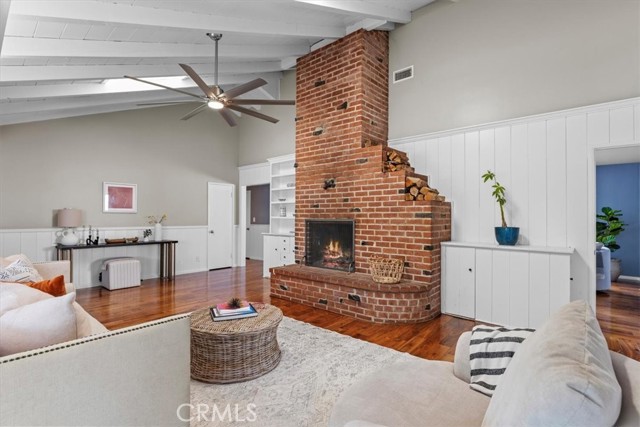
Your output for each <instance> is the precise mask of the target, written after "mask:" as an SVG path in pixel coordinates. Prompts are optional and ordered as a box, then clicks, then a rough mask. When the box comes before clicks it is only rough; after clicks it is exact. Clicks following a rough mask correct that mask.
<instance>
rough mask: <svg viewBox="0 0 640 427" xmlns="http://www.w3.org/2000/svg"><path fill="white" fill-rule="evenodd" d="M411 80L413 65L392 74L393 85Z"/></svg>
mask: <svg viewBox="0 0 640 427" xmlns="http://www.w3.org/2000/svg"><path fill="white" fill-rule="evenodd" d="M411 78H413V65H411V66H409V67H406V68H403V69H401V70H398V71H394V72H393V82H394V83H398V82H401V81H403V80H407V79H411Z"/></svg>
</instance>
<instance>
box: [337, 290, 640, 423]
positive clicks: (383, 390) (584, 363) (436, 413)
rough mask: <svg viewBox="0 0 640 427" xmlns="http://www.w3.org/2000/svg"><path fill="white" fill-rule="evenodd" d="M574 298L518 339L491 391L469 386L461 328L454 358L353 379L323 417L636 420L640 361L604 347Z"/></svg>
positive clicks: (418, 420) (639, 403)
mask: <svg viewBox="0 0 640 427" xmlns="http://www.w3.org/2000/svg"><path fill="white" fill-rule="evenodd" d="M580 303H582V302H577V303H572V304H569V305H567V306H565V307H563V308H562V309H561V310H560V312H559V313H557V314H555V315H553V316H552V317H551V318H550V322H548V323H547V324H545V325H544V326H542V327H541V328H540V329H538V331H537V332H536V333H534V334H533V335H531V336H530V337H529V338H527V339H526V340H525V342H524V343H523V344H521V346H520V347H519V349H518V350H517V351H516V353H515V355H514V357H513V359H512V361H511V363H510V364H509V366H508V367H507V369H506V371H505V373H504V374H503V378H502V380H501V382H500V383H499V384H498V387H497V388H496V392H495V394H494V395H493V397H491V398H489V397H487V396H485V395H483V394H480V393H478V392H476V391H474V390H472V389H470V388H469V380H470V362H469V340H470V337H471V333H470V332H466V333H464V334H463V335H462V336H461V337H460V338H459V340H458V344H457V346H456V353H455V359H454V363H450V362H441V361H429V360H425V359H419V358H415V359H412V360H410V361H404V362H399V363H396V364H394V365H391V366H387V367H385V368H383V369H381V370H379V371H375V372H373V373H371V374H369V375H367V376H366V377H365V378H363V379H362V380H360V381H358V382H357V383H356V384H354V385H353V386H352V387H350V388H349V389H347V390H346V391H345V392H344V393H343V394H342V395H341V397H340V398H339V399H338V401H337V402H336V405H335V406H334V408H333V411H332V415H331V418H330V422H329V425H330V426H331V427H338V426H340V427H342V426H345V427H381V426H402V427H412V426H416V427H422V426H438V427H440V426H457V427H460V426H509V427H513V426H544V427H548V426H554V425H557V426H576V427H577V426H580V427H584V426H600V427H602V426H605V425H616V426H621V427H638V426H640V362H638V361H635V360H633V359H630V358H628V357H625V356H623V355H620V354H617V353H613V352H611V353H610V352H609V351H608V349H607V347H606V341H605V340H604V336H602V332H601V331H600V328H599V326H598V325H597V320H596V319H595V316H593V314H592V312H591V310H590V309H588V306H587V305H586V303H582V306H580ZM578 306H580V307H578ZM585 308H586V310H585ZM567 311H570V313H569V316H567ZM585 313H586V314H585ZM589 313H591V314H589ZM581 317H584V318H585V319H586V320H585V321H582V319H581ZM594 342H595V345H594V344H593V343H594ZM576 344H577V345H576ZM618 384H619V387H618ZM616 393H617V395H616ZM604 419H607V420H608V421H606V422H605V421H603V420H604Z"/></svg>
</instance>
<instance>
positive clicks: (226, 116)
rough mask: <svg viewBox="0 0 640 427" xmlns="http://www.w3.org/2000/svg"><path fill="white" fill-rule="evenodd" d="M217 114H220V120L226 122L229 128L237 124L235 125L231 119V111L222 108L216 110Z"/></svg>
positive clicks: (232, 118) (234, 121) (234, 120)
mask: <svg viewBox="0 0 640 427" xmlns="http://www.w3.org/2000/svg"><path fill="white" fill-rule="evenodd" d="M218 112H219V113H220V115H221V116H222V118H223V119H225V120H226V122H227V123H228V124H229V126H232V127H233V126H236V125H237V124H238V123H236V119H235V118H234V117H233V113H232V112H231V111H229V110H227V109H226V108H223V109H222V110H218Z"/></svg>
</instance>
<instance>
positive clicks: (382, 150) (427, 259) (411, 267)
mask: <svg viewBox="0 0 640 427" xmlns="http://www.w3.org/2000/svg"><path fill="white" fill-rule="evenodd" d="M388 75H389V69H388V33H387V32H382V31H365V30H360V31H358V32H355V33H352V34H350V35H348V36H346V37H344V38H342V39H340V40H337V41H336V42H334V43H332V44H330V45H327V46H325V47H323V48H321V49H318V50H316V51H314V52H312V53H310V54H308V55H306V56H304V57H303V58H300V59H299V60H298V64H297V83H296V113H297V117H296V165H297V166H296V224H295V245H296V263H298V265H291V266H287V267H277V268H273V269H271V294H272V295H273V296H276V297H279V298H284V299H288V300H291V301H296V302H300V303H303V304H308V305H312V306H314V307H317V308H323V309H326V310H329V311H332V312H336V313H340V314H345V315H350V316H353V317H356V318H359V319H363V320H368V321H372V322H381V323H407V322H419V321H425V320H429V319H432V318H433V317H435V316H437V315H438V314H440V242H442V241H446V240H450V236H451V209H450V204H449V203H448V202H445V201H444V197H442V196H440V195H438V193H437V190H435V189H431V188H429V187H428V180H427V177H426V176H422V175H418V174H416V173H415V171H414V170H413V168H411V167H410V165H409V159H408V158H407V156H406V154H405V153H402V152H399V151H397V150H391V149H390V148H388V147H387V146H386V142H387V117H388ZM309 220H352V221H353V223H354V239H353V242H354V243H353V245H354V247H353V249H352V254H353V264H352V266H351V268H349V269H345V268H342V269H327V268H318V267H314V266H309V265H306V264H307V256H308V255H309V254H306V252H307V250H309V249H308V245H307V242H306V238H307V236H308V230H307V228H306V227H305V225H306V223H308V222H309ZM332 253H333V252H332ZM374 256H381V257H387V258H397V259H402V260H403V261H404V263H405V269H404V275H403V277H402V281H401V282H400V283H398V284H379V283H375V282H374V281H373V280H372V279H371V277H370V275H369V265H368V260H369V258H371V257H374ZM329 264H331V263H329ZM343 267H344V265H343ZM350 271H355V272H350Z"/></svg>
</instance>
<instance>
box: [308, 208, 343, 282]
mask: <svg viewBox="0 0 640 427" xmlns="http://www.w3.org/2000/svg"><path fill="white" fill-rule="evenodd" d="M354 225H355V221H354V220H352V219H307V220H306V221H305V264H306V265H309V266H312V267H321V268H330V269H334V270H343V271H354V240H355V235H354V231H355V226H354Z"/></svg>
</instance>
